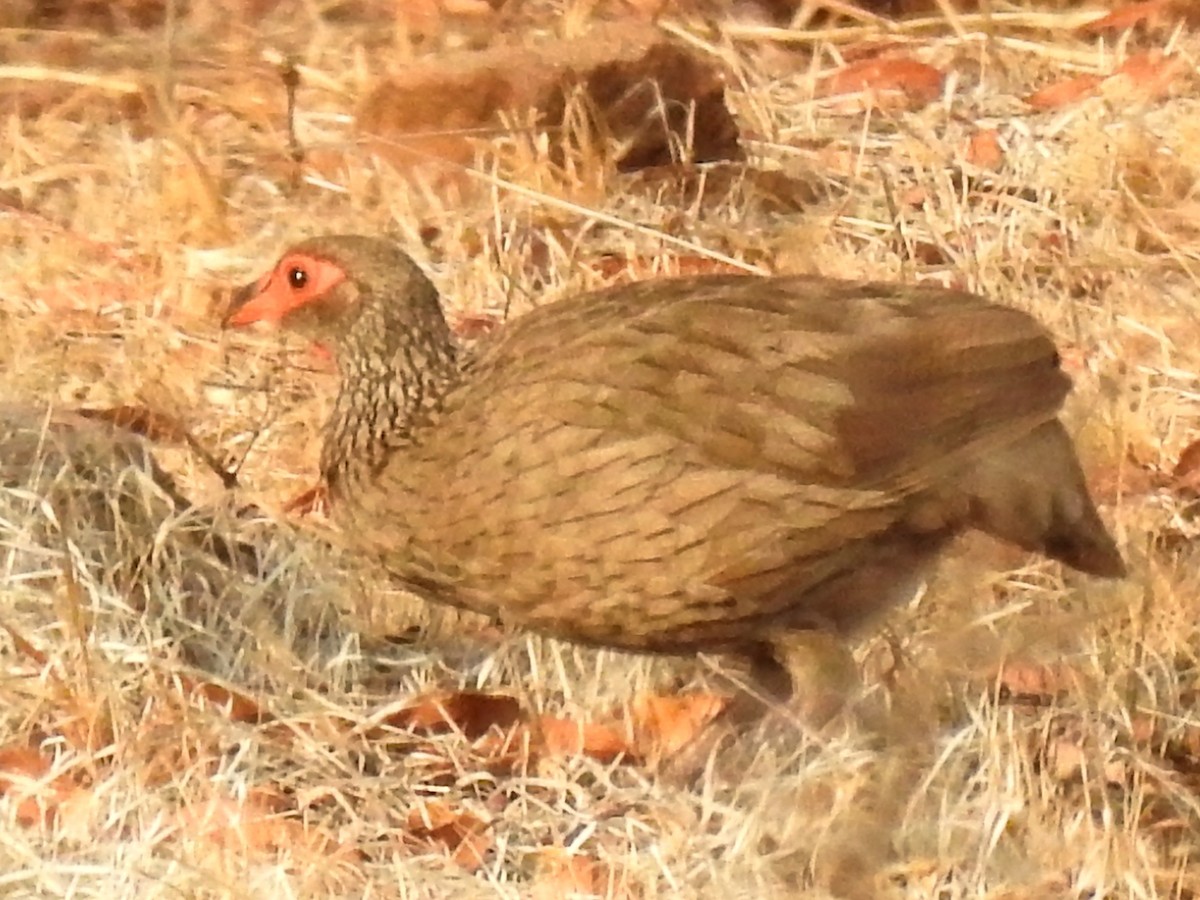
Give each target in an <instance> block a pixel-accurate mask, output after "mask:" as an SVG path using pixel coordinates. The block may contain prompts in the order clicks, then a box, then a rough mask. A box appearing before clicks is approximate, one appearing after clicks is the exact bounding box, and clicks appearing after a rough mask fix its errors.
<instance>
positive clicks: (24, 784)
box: [0, 744, 79, 827]
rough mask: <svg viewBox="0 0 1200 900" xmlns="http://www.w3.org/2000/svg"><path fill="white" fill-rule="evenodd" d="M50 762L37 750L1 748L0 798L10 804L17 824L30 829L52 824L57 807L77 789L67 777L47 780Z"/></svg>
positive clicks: (23, 747) (21, 746)
mask: <svg viewBox="0 0 1200 900" xmlns="http://www.w3.org/2000/svg"><path fill="white" fill-rule="evenodd" d="M51 763H52V760H51V759H50V757H48V756H46V755H45V754H43V753H42V751H41V750H39V749H37V748H36V747H32V746H29V745H22V744H9V745H8V746H5V747H0V797H7V798H9V799H10V801H11V802H12V803H13V809H14V814H15V816H16V821H17V823H18V824H20V825H24V826H26V827H32V826H37V825H48V824H50V823H51V822H53V821H55V819H56V817H57V815H58V811H59V807H60V805H61V804H62V803H63V802H64V801H65V800H66V799H67V798H68V797H70V796H71V795H72V794H73V793H75V792H76V791H77V790H78V789H79V786H78V785H77V784H76V783H75V782H74V781H73V780H72V779H71V778H69V777H67V776H66V775H59V776H57V777H55V778H50V777H49V776H50V771H51Z"/></svg>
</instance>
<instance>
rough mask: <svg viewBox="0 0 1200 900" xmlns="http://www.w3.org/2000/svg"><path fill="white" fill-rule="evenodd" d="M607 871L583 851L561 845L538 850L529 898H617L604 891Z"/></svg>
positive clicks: (545, 899)
mask: <svg viewBox="0 0 1200 900" xmlns="http://www.w3.org/2000/svg"><path fill="white" fill-rule="evenodd" d="M609 880H610V879H609V877H608V874H607V873H606V872H605V871H604V866H602V865H601V864H600V862H599V861H598V860H596V859H595V858H594V857H591V856H588V855H587V854H585V853H572V852H569V851H567V850H565V849H563V848H561V847H549V848H547V849H545V850H540V851H538V854H537V874H536V875H535V876H534V880H533V888H532V889H531V890H530V892H529V897H530V900H563V898H566V897H596V896H603V897H621V896H625V895H624V894H623V893H621V894H613V893H611V892H609V891H608V890H607V887H608V885H607V882H608V881H609Z"/></svg>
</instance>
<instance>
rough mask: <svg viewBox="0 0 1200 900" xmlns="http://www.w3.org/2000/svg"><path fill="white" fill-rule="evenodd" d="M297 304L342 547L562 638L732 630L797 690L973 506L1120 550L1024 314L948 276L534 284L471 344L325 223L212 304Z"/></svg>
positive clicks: (267, 310) (388, 265) (1026, 543)
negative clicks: (810, 643)
mask: <svg viewBox="0 0 1200 900" xmlns="http://www.w3.org/2000/svg"><path fill="white" fill-rule="evenodd" d="M255 323H270V325H272V326H274V327H283V328H288V329H291V330H293V331H295V332H297V333H299V334H301V335H304V336H306V337H308V338H310V339H311V340H312V341H314V342H315V343H317V344H319V345H321V346H322V347H324V348H326V349H328V350H329V351H330V352H331V354H332V356H333V358H334V360H335V362H336V365H337V368H338V372H339V376H340V387H339V390H338V393H337V396H336V399H335V400H334V401H333V407H332V413H331V415H330V418H329V420H328V422H327V424H326V426H325V431H324V437H323V445H322V451H321V457H320V468H321V474H322V477H323V481H324V483H325V485H326V489H327V491H328V495H329V498H330V501H331V506H332V514H333V516H334V518H335V521H336V522H338V524H339V525H340V526H341V528H342V531H343V533H344V534H345V535H346V536H347V539H348V541H349V542H350V544H351V545H352V547H353V548H354V549H355V550H356V551H357V552H358V553H361V554H362V555H363V556H364V557H366V558H370V559H372V560H374V561H376V562H379V563H381V564H382V565H383V566H384V568H385V569H386V571H387V572H388V574H389V576H390V577H391V578H392V579H394V581H395V582H396V583H397V584H399V585H400V586H402V587H404V588H405V589H407V590H409V591H411V592H413V593H415V594H417V595H419V596H421V597H423V598H425V599H426V600H428V601H431V602H433V603H437V604H444V605H449V606H453V607H458V608H460V609H467V610H471V611H474V612H479V613H483V614H485V615H488V616H491V617H493V618H495V619H498V620H500V621H503V622H505V623H507V624H512V625H516V626H519V627H522V628H525V629H528V630H530V631H533V632H537V633H541V634H545V635H549V636H552V637H557V638H562V639H566V640H569V641H573V642H576V643H578V644H583V645H590V646H597V647H606V648H614V649H618V650H624V651H632V652H640V653H652V654H670V655H692V654H697V653H716V654H725V655H729V656H733V657H741V658H743V659H744V660H747V661H749V662H750V663H751V665H752V667H753V670H754V671H755V672H756V673H757V674H758V675H761V676H762V677H763V679H764V681H771V682H772V683H773V687H772V688H771V690H772V692H773V693H776V694H778V695H780V696H781V697H782V698H786V697H787V696H788V695H789V694H790V692H791V690H792V689H793V688H794V687H795V685H794V684H793V682H792V679H791V676H790V674H789V667H790V663H789V661H788V658H789V653H790V651H789V649H788V648H789V646H790V642H792V641H794V640H795V639H797V638H798V637H800V638H802V637H803V635H804V634H806V633H821V634H831V635H837V636H839V638H841V637H844V638H853V637H854V636H856V635H858V634H860V633H862V632H863V631H864V630H866V629H867V628H869V627H870V626H871V625H872V624H874V623H876V622H877V621H878V620H879V619H880V617H881V616H882V615H883V614H885V613H886V612H887V610H888V609H889V608H891V607H892V606H894V605H896V604H897V603H899V602H902V601H904V600H907V599H908V598H909V597H910V596H911V595H912V591H913V589H914V587H916V586H919V584H920V583H921V582H922V580H923V579H924V578H925V577H926V576H927V575H928V573H929V572H930V571H931V569H932V567H933V566H934V565H935V563H936V561H937V559H938V558H939V556H941V555H942V554H943V552H944V551H945V550H946V548H947V546H948V545H949V544H950V543H951V542H952V541H953V540H954V539H955V538H956V537H957V536H959V535H960V534H962V533H964V532H967V531H972V530H975V531H981V532H984V533H987V534H989V535H992V536H993V537H996V538H999V539H1000V540H1002V541H1006V542H1008V543H1011V544H1015V545H1016V546H1017V547H1020V548H1022V549H1024V550H1026V551H1030V552H1032V553H1036V554H1040V555H1042V556H1045V557H1048V558H1050V559H1053V560H1058V561H1060V562H1062V563H1064V564H1066V565H1067V566H1069V567H1071V568H1074V569H1076V570H1079V571H1081V572H1084V573H1087V574H1090V575H1093V576H1097V577H1100V578H1120V577H1123V576H1125V574H1126V565H1125V562H1124V560H1123V558H1122V555H1121V552H1120V550H1119V549H1118V547H1117V544H1116V542H1115V540H1114V539H1113V537H1112V535H1111V534H1110V532H1109V530H1108V529H1107V527H1106V526H1105V524H1104V522H1103V521H1102V519H1101V517H1100V515H1099V513H1098V511H1097V507H1096V504H1095V502H1094V501H1093V499H1092V497H1091V495H1090V493H1089V490H1088V485H1087V482H1086V479H1085V475H1084V473H1083V470H1082V467H1081V465H1080V461H1079V458H1078V455H1077V452H1076V449H1075V446H1074V443H1073V441H1072V439H1071V437H1070V435H1069V434H1068V432H1067V430H1066V429H1065V427H1064V425H1063V423H1062V422H1061V420H1060V419H1059V414H1060V411H1061V409H1062V406H1063V403H1064V401H1065V399H1066V398H1067V396H1068V394H1069V393H1070V391H1071V389H1072V383H1071V379H1070V377H1069V376H1068V375H1067V374H1066V373H1065V372H1064V371H1063V368H1062V361H1061V358H1060V356H1059V354H1058V352H1057V350H1056V347H1055V343H1054V341H1053V339H1052V337H1051V335H1050V334H1049V333H1048V331H1047V330H1046V328H1045V327H1043V326H1042V325H1041V324H1040V323H1039V322H1038V321H1037V320H1036V319H1035V318H1034V317H1032V316H1031V315H1029V314H1028V313H1026V312H1023V311H1021V310H1018V309H1016V308H1013V307H1010V306H1006V305H1003V304H1000V303H997V302H994V301H992V300H989V299H987V298H985V297H982V296H979V295H977V294H974V293H969V292H966V291H962V290H955V289H950V288H945V287H941V286H933V285H925V284H915V285H914V284H903V283H888V282H875V281H858V280H843V279H837V278H830V277H823V276H817V275H775V276H751V275H740V274H718V273H710V274H702V275H692V276H684V277H676V278H663V279H654V280H647V281H642V282H636V283H628V284H623V285H618V286H613V287H608V288H603V289H600V290H595V291H592V292H588V293H583V294H580V295H577V296H573V297H570V298H567V299H562V300H558V301H555V302H551V303H545V304H542V305H540V306H537V307H536V308H534V309H533V310H532V311H530V312H528V313H525V314H523V315H520V316H517V317H515V318H514V319H513V320H511V321H509V322H507V323H505V325H504V326H503V327H501V328H499V329H497V330H496V331H495V332H493V333H491V334H488V335H486V336H485V337H484V338H483V339H481V340H480V341H479V342H478V343H475V344H473V345H471V346H469V347H468V346H465V345H463V344H461V343H460V342H459V341H457V339H456V338H455V336H454V334H453V332H452V330H451V328H450V327H449V325H448V323H447V319H446V317H445V314H444V312H443V309H442V305H441V300H440V297H439V294H438V291H437V290H436V288H435V287H434V285H433V284H432V282H431V281H430V279H429V277H428V276H427V275H426V274H425V272H424V271H423V270H422V268H421V267H420V266H419V265H418V264H417V263H416V262H415V261H414V260H413V259H412V258H411V257H410V256H409V255H408V254H407V253H406V252H405V250H404V249H403V247H402V246H401V245H400V244H398V243H397V242H395V241H393V240H392V239H390V238H388V237H382V236H366V235H323V236H318V237H313V238H309V239H307V240H303V241H301V242H299V243H296V244H295V245H293V246H291V247H290V249H287V250H286V251H285V252H284V253H283V254H282V255H281V256H280V257H279V259H278V261H277V263H276V264H275V265H274V266H273V268H271V269H270V270H269V271H268V272H267V273H266V274H264V275H263V276H262V277H261V278H259V279H257V280H256V281H254V282H252V283H251V284H248V285H246V286H245V287H243V288H241V289H239V290H236V291H234V292H233V293H232V295H231V300H230V302H229V305H228V307H227V309H226V311H225V315H224V318H223V326H224V327H226V328H242V327H247V326H250V325H253V324H255Z"/></svg>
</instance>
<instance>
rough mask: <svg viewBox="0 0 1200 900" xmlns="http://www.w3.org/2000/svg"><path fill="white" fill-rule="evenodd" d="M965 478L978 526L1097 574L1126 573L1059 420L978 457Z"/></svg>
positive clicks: (963, 480) (1000, 536) (997, 535)
mask: <svg viewBox="0 0 1200 900" xmlns="http://www.w3.org/2000/svg"><path fill="white" fill-rule="evenodd" d="M960 484H961V486H962V488H963V490H964V491H965V492H966V493H967V495H968V496H969V497H970V500H971V519H972V521H971V524H972V525H973V526H974V527H975V528H978V529H979V530H981V531H985V532H987V533H988V534H990V535H993V536H995V537H998V538H1000V539H1002V540H1005V541H1010V542H1012V543H1014V544H1016V545H1017V546H1019V547H1022V548H1024V549H1026V550H1030V551H1033V552H1035V553H1042V554H1044V555H1046V556H1048V557H1050V558H1051V559H1057V560H1059V561H1060V562H1064V563H1066V564H1067V565H1068V566H1071V567H1072V568H1074V569H1078V570H1079V571H1081V572H1087V573H1088V574H1090V575H1098V576H1100V577H1103V578H1122V577H1124V576H1125V574H1126V568H1125V561H1124V560H1123V559H1122V558H1121V552H1120V551H1119V550H1118V549H1117V545H1116V542H1115V541H1114V540H1113V538H1112V535H1110V534H1109V532H1108V529H1107V528H1106V527H1105V525H1104V522H1102V521H1101V519H1100V515H1099V513H1098V512H1097V511H1096V505H1095V504H1094V503H1093V502H1092V498H1091V495H1090V494H1089V493H1088V489H1087V483H1086V481H1085V480H1084V477H1083V470H1082V469H1081V468H1080V466H1079V459H1078V457H1077V456H1076V455H1075V446H1074V444H1073V443H1072V442H1071V438H1070V437H1069V436H1068V435H1067V432H1066V431H1065V429H1064V428H1063V426H1062V423H1060V422H1058V421H1057V420H1055V421H1051V422H1047V423H1045V424H1044V425H1041V426H1039V427H1038V428H1036V429H1035V430H1034V431H1032V432H1030V433H1029V434H1028V435H1026V436H1025V437H1024V438H1022V439H1021V440H1019V441H1017V442H1016V443H1013V444H1010V445H1008V446H1007V447H1004V448H1002V449H1000V450H998V451H996V452H994V453H991V454H989V455H988V457H987V458H986V459H982V460H980V461H978V462H976V463H975V464H974V465H973V466H972V467H971V469H970V470H968V471H967V472H966V473H965V475H964V476H963V478H962V481H961V482H960Z"/></svg>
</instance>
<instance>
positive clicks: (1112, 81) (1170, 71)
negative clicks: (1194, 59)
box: [1025, 50, 1187, 110]
mask: <svg viewBox="0 0 1200 900" xmlns="http://www.w3.org/2000/svg"><path fill="white" fill-rule="evenodd" d="M1186 69H1187V64H1186V63H1185V62H1184V61H1183V60H1182V59H1181V58H1180V57H1178V56H1166V55H1164V54H1163V53H1162V51H1160V50H1154V51H1151V52H1148V53H1137V54H1134V55H1132V56H1130V57H1129V58H1128V59H1126V60H1125V62H1124V63H1122V64H1121V66H1120V67H1119V68H1117V69H1116V71H1114V72H1112V73H1111V74H1110V75H1077V76H1075V77H1073V78H1068V79H1066V80H1064V81H1059V82H1056V83H1054V84H1050V85H1047V86H1046V87H1043V88H1040V89H1039V90H1036V91H1034V92H1033V93H1032V94H1030V95H1029V96H1027V97H1026V98H1025V102H1026V103H1028V104H1029V105H1030V106H1031V107H1033V108H1034V109H1040V110H1051V109H1058V108H1060V107H1062V106H1067V105H1068V104H1071V103H1077V102H1079V101H1080V100H1082V99H1084V98H1085V97H1091V96H1094V95H1096V94H1097V93H1103V94H1104V95H1105V96H1108V97H1109V98H1110V99H1113V100H1116V99H1121V98H1124V97H1126V96H1128V97H1129V99H1141V100H1148V99H1155V98H1157V97H1161V96H1163V95H1165V94H1166V93H1167V92H1168V91H1169V89H1170V87H1171V85H1172V84H1173V82H1174V81H1175V79H1176V78H1177V77H1178V76H1179V75H1180V74H1181V73H1183V72H1184V71H1186Z"/></svg>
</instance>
